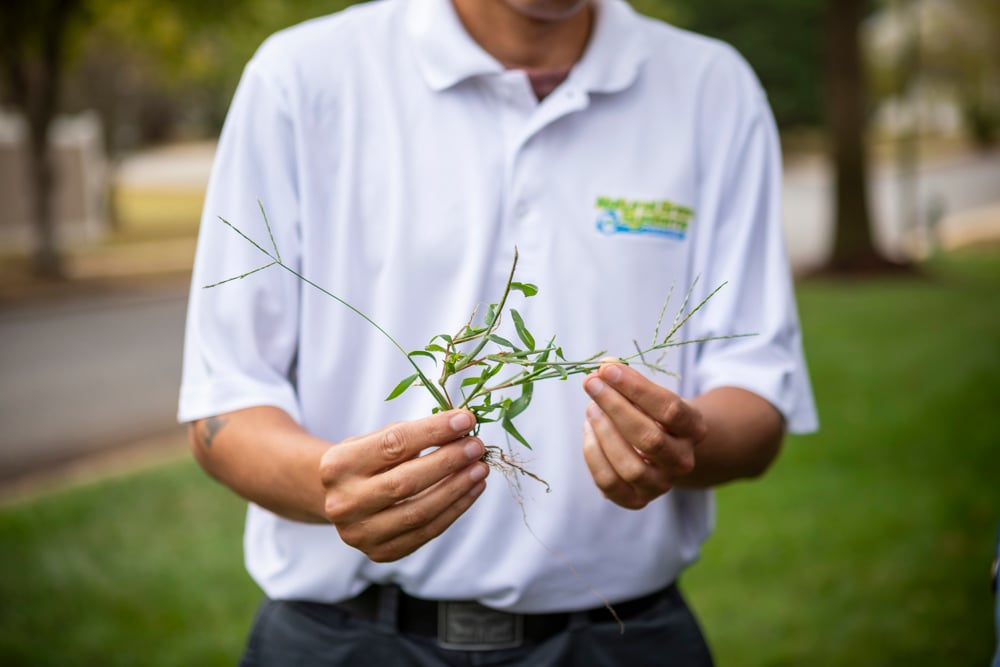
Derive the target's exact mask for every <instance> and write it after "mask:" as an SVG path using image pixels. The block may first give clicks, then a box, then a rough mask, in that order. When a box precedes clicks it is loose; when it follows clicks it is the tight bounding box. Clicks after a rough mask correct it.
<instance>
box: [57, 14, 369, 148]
mask: <svg viewBox="0 0 1000 667" xmlns="http://www.w3.org/2000/svg"><path fill="white" fill-rule="evenodd" d="M87 4H88V9H89V11H90V14H91V15H92V16H93V20H92V22H91V23H90V24H89V25H87V26H86V27H85V29H82V30H81V34H80V35H78V39H79V42H80V48H79V49H78V57H77V58H76V60H75V67H74V70H73V72H72V76H71V79H70V81H69V85H68V86H67V104H66V106H67V110H69V111H74V110H80V109H85V108H92V109H96V110H97V111H98V113H99V114H100V115H101V117H102V119H103V120H104V125H105V127H106V128H109V134H108V137H107V144H108V149H109V152H110V153H111V154H113V155H115V154H119V153H121V152H123V151H127V150H129V149H131V148H134V147H137V146H140V145H146V144H149V143H155V142H157V141H162V140H166V139H174V138H178V137H177V135H178V134H180V135H182V136H183V135H190V134H194V135H200V134H205V133H210V134H211V133H214V132H215V131H217V130H218V128H219V127H220V126H221V123H222V119H223V118H224V116H225V111H226V108H227V107H228V104H229V101H230V98H231V97H232V93H233V91H234V90H235V87H236V83H237V81H238V80H239V76H240V73H241V72H242V69H243V67H244V65H245V64H246V62H247V60H249V58H250V57H251V56H252V55H253V52H254V51H255V50H256V48H257V47H258V46H259V45H260V43H261V42H262V41H263V40H264V39H265V38H266V37H267V36H268V35H269V34H271V33H273V32H275V31H276V30H279V29H281V28H284V27H287V26H290V25H293V24H295V23H298V22H300V21H303V20H305V19H308V18H312V17H315V16H320V15H323V14H326V13H330V12H333V11H337V10H339V9H343V8H344V7H345V6H347V5H349V4H352V3H351V2H348V1H345V0H289V1H287V2H271V1H270V0H239V1H237V0H217V1H216V2H202V1H200V0H87Z"/></svg>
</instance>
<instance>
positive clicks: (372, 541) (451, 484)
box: [340, 462, 489, 562]
mask: <svg viewBox="0 0 1000 667" xmlns="http://www.w3.org/2000/svg"><path fill="white" fill-rule="evenodd" d="M488 474H489V467H488V466H487V465H486V464H485V463H481V462H477V463H474V464H473V465H471V466H469V467H468V468H467V469H464V470H461V471H459V472H457V473H454V474H452V475H451V476H449V477H447V478H446V479H444V480H442V481H441V482H439V483H438V484H436V485H434V486H432V487H431V488H429V489H427V490H426V491H424V492H423V493H421V494H419V495H417V496H414V497H412V498H410V499H408V500H405V501H403V502H401V503H397V504H396V505H393V506H392V507H390V508H388V509H386V510H385V511H383V512H379V513H378V514H375V515H373V516H372V517H371V518H370V519H369V520H367V521H365V522H364V523H363V524H360V525H357V526H352V527H350V528H347V529H345V530H341V531H340V532H341V537H342V538H343V539H344V541H345V542H347V543H348V544H353V545H354V546H356V547H358V548H361V549H362V551H364V552H365V553H366V554H367V555H368V557H369V558H371V559H372V560H374V561H376V562H388V561H392V560H397V559H399V558H402V557H403V556H406V555H408V554H410V553H412V552H414V551H416V550H417V549H419V548H420V547H421V546H423V545H424V544H426V543H427V542H429V541H430V540H432V539H434V538H435V537H437V536H438V535H440V534H441V533H443V532H444V531H445V530H447V528H448V527H449V526H451V525H452V524H453V523H454V522H455V520H456V519H458V517H460V516H461V515H462V514H464V513H465V511H466V510H468V509H469V507H471V506H472V503H473V502H475V500H476V498H478V497H479V496H480V495H481V494H482V492H483V489H485V488H486V482H485V481H484V480H485V477H486V476H487V475H488Z"/></svg>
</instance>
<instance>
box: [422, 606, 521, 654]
mask: <svg viewBox="0 0 1000 667" xmlns="http://www.w3.org/2000/svg"><path fill="white" fill-rule="evenodd" d="M437 643H438V646H440V647H441V648H445V649H454V650H459V651H495V650H500V649H509V648H517V647H519V646H521V645H522V644H523V643H524V617H523V616H521V615H520V614H510V613H507V612H503V611H497V610H495V609H490V608H489V607H484V606H483V605H481V604H479V603H477V602H455V601H440V602H438V636H437Z"/></svg>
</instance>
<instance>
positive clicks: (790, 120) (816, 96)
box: [632, 0, 825, 128]
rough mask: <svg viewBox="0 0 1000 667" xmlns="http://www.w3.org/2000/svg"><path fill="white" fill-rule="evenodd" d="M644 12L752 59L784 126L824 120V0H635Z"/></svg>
mask: <svg viewBox="0 0 1000 667" xmlns="http://www.w3.org/2000/svg"><path fill="white" fill-rule="evenodd" d="M632 4H633V5H634V6H635V7H636V9H638V10H639V11H642V12H643V13H648V14H650V15H654V16H659V17H662V18H665V19H667V20H671V19H672V22H674V23H676V24H677V25H680V26H682V27H685V28H688V29H690V30H693V31H695V32H699V33H702V34H705V35H709V36H712V37H717V38H719V39H721V40H723V41H725V42H728V43H729V44H731V45H733V46H734V47H735V48H736V49H737V50H738V51H740V53H742V54H743V56H744V57H745V58H746V59H747V60H748V61H749V62H750V64H751V65H752V66H753V68H754V70H755V71H756V72H757V76H758V77H760V80H761V83H762V84H763V86H764V89H765V90H766V91H767V94H768V98H769V100H770V103H771V107H772V108H773V109H774V115H775V118H776V120H777V122H778V125H779V126H781V127H782V128H790V127H798V126H815V125H820V124H822V122H823V102H822V65H823V62H822V59H823V48H824V25H823V20H824V13H825V3H823V2H818V1H817V0H757V1H756V2H746V1H745V0H713V2H703V1H701V0H633V2H632Z"/></svg>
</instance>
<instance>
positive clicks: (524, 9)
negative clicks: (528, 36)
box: [503, 0, 591, 21]
mask: <svg viewBox="0 0 1000 667" xmlns="http://www.w3.org/2000/svg"><path fill="white" fill-rule="evenodd" d="M503 1H504V3H505V4H506V5H507V6H508V7H510V8H511V9H513V10H514V11H515V12H517V13H518V14H521V15H523V16H527V17H529V18H533V19H538V20H541V21H560V20H562V19H568V18H570V17H571V16H574V15H576V14H577V13H579V12H580V11H581V10H582V9H583V8H584V7H586V6H587V5H589V4H590V2H591V0H503Z"/></svg>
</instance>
